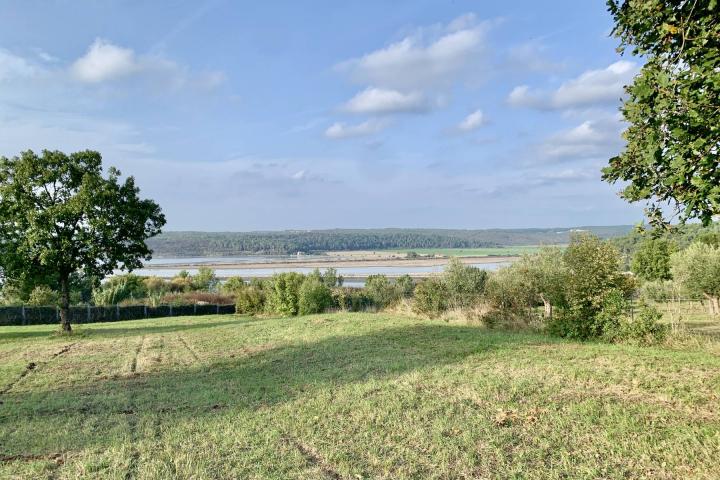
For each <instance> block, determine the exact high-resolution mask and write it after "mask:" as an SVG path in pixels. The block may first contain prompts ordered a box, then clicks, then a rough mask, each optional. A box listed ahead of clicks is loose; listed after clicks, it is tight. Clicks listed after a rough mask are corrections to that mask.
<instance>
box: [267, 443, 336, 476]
mask: <svg viewBox="0 0 720 480" xmlns="http://www.w3.org/2000/svg"><path fill="white" fill-rule="evenodd" d="M281 439H282V441H283V442H285V443H286V444H287V445H289V446H291V447H293V448H295V449H296V450H297V451H298V452H300V454H301V455H302V456H303V458H305V462H306V463H307V464H308V465H309V466H311V467H318V468H319V469H320V471H321V472H322V474H323V476H325V478H328V479H330V480H342V479H343V478H344V477H343V476H342V475H340V474H339V473H338V471H337V470H335V469H334V468H333V467H332V465H330V463H329V462H328V461H327V460H325V458H323V456H322V455H320V453H319V452H318V451H317V450H315V449H314V448H313V447H312V446H311V445H308V444H306V443H303V442H302V441H300V440H298V439H296V438H294V437H291V436H290V435H283V436H282V437H281Z"/></svg>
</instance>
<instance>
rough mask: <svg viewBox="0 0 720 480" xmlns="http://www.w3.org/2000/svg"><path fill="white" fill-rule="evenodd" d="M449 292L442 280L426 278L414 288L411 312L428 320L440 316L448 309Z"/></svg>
mask: <svg viewBox="0 0 720 480" xmlns="http://www.w3.org/2000/svg"><path fill="white" fill-rule="evenodd" d="M448 298H449V292H448V288H447V285H445V282H444V281H443V280H442V279H439V278H428V279H426V280H424V281H422V282H420V283H419V284H418V285H417V286H416V287H415V299H414V301H413V306H412V308H413V311H414V312H415V313H418V314H421V315H427V316H428V317H430V318H435V317H438V316H440V315H441V314H442V313H443V312H444V311H446V310H447V309H448Z"/></svg>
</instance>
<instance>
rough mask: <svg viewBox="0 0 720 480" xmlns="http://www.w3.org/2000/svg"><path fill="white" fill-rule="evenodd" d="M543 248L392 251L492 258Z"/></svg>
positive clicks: (525, 246) (534, 251)
mask: <svg viewBox="0 0 720 480" xmlns="http://www.w3.org/2000/svg"><path fill="white" fill-rule="evenodd" d="M541 248H542V247H539V246H536V245H522V246H516V247H486V248H416V249H412V248H409V249H404V250H391V251H392V252H397V253H409V252H415V253H418V254H420V255H442V256H445V257H490V256H494V255H498V256H519V255H523V254H530V253H536V252H538V251H540V249H541Z"/></svg>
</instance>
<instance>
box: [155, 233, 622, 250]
mask: <svg viewBox="0 0 720 480" xmlns="http://www.w3.org/2000/svg"><path fill="white" fill-rule="evenodd" d="M632 228H633V227H632V226H631V225H616V226H605V227H589V226H585V227H575V228H519V229H497V228H496V229H487V230H444V229H406V228H385V229H362V230H361V229H358V230H352V229H335V230H285V231H275V232H166V233H163V234H161V235H159V236H157V237H155V238H152V239H150V240H148V245H149V246H150V248H152V249H153V251H154V252H155V253H154V256H155V257H208V256H233V255H244V254H245V255H246V254H268V255H283V254H293V253H297V252H303V253H313V252H324V251H342V250H389V249H412V248H417V249H420V248H481V247H506V246H517V245H558V244H564V243H567V242H568V240H569V238H570V234H571V232H573V231H587V232H591V233H593V234H595V235H597V236H599V237H601V238H614V237H619V236H623V235H626V234H628V233H629V232H630V231H631V230H632Z"/></svg>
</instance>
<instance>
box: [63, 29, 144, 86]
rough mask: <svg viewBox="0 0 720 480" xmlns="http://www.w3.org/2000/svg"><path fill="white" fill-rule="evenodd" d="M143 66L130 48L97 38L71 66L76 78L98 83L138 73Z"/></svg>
mask: <svg viewBox="0 0 720 480" xmlns="http://www.w3.org/2000/svg"><path fill="white" fill-rule="evenodd" d="M142 69H143V66H142V65H141V64H140V63H139V62H138V60H137V59H136V57H135V52H133V51H132V50H131V49H129V48H123V47H118V46H117V45H113V44H112V43H110V42H108V41H106V40H103V39H100V38H97V39H95V41H94V42H93V44H92V45H90V47H89V48H88V51H87V53H85V55H83V56H82V57H80V58H78V59H77V60H76V61H75V63H73V65H72V67H71V71H72V73H73V75H74V76H75V78H77V79H78V80H80V81H82V82H88V83H98V82H103V81H107V80H114V79H117V78H121V77H125V76H128V75H132V74H133V73H137V72H139V71H141V70H142Z"/></svg>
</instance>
